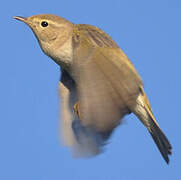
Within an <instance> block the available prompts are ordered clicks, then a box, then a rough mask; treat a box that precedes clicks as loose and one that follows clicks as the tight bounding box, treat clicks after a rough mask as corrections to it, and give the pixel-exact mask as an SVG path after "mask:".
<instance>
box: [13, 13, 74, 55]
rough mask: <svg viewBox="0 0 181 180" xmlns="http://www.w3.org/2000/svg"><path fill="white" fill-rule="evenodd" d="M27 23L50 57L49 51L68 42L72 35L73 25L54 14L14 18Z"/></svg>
mask: <svg viewBox="0 0 181 180" xmlns="http://www.w3.org/2000/svg"><path fill="white" fill-rule="evenodd" d="M14 18H15V19H17V20H20V21H22V22H24V23H26V24H27V25H28V26H29V27H30V28H31V29H32V31H33V32H34V34H35V36H36V38H37V39H38V42H39V44H40V46H41V48H42V50H43V51H44V52H45V53H46V54H48V55H49V53H48V49H51V48H52V47H51V46H52V45H53V48H56V44H57V46H58V45H60V44H63V43H64V42H66V40H67V38H69V37H70V33H72V26H73V24H72V23H71V22H69V21H67V20H66V19H64V18H61V17H59V16H56V15H52V14H42V15H35V16H31V17H21V16H14Z"/></svg>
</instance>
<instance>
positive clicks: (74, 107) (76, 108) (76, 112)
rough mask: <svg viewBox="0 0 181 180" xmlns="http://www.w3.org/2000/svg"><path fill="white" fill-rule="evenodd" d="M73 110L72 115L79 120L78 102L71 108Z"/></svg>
mask: <svg viewBox="0 0 181 180" xmlns="http://www.w3.org/2000/svg"><path fill="white" fill-rule="evenodd" d="M73 109H74V113H75V114H76V115H77V116H78V118H79V119H80V108H79V102H76V103H75V104H74V106H73Z"/></svg>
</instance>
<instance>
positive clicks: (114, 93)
mask: <svg viewBox="0 0 181 180" xmlns="http://www.w3.org/2000/svg"><path fill="white" fill-rule="evenodd" d="M14 18H15V19H17V20H20V21H22V22H24V23H25V24H27V25H28V26H29V27H30V28H31V30H32V31H33V33H34V35H35V36H36V38H37V40H38V43H39V45H40V47H41V49H42V51H43V52H44V53H45V54H46V55H47V56H49V57H50V58H51V59H52V60H53V61H54V62H55V63H56V64H58V66H60V68H61V78H60V81H59V91H60V97H61V109H62V110H61V111H62V113H61V114H62V118H61V127H62V136H63V141H64V144H65V145H67V146H69V147H70V149H71V151H72V152H73V155H74V156H75V157H92V156H96V155H98V154H100V153H102V152H103V151H104V146H105V145H106V144H107V143H108V139H109V138H110V136H111V134H112V133H113V131H114V130H115V128H116V127H117V126H119V125H120V124H121V122H122V119H123V118H124V116H126V115H129V114H130V113H133V114H135V115H136V116H137V118H138V119H139V120H140V121H141V122H142V123H143V125H144V126H145V127H146V129H147V130H148V132H149V133H150V135H151V137H152V138H153V140H154V142H155V144H156V145H157V147H158V149H159V151H160V153H161V155H162V157H163V158H164V160H165V161H166V163H167V164H168V163H169V155H171V154H172V146H171V144H170V142H169V140H168V139H167V137H166V135H165V134H164V133H163V131H162V130H161V128H160V127H159V125H158V123H157V122H156V120H155V117H154V115H153V112H152V109H151V105H150V103H149V100H148V98H147V96H146V94H145V91H144V86H143V82H142V79H141V78H140V76H139V74H138V72H137V71H136V69H135V67H134V65H133V64H132V62H131V61H130V59H129V58H128V57H127V56H126V54H125V53H124V52H123V51H122V49H121V48H120V47H119V46H118V45H117V43H116V42H115V41H114V40H113V39H112V38H111V37H110V36H109V35H108V34H107V33H105V32H104V31H103V30H101V29H99V28H98V27H96V26H93V25H88V24H74V23H72V22H70V21H68V20H66V19H64V18H62V17H60V16H57V15H53V14H40V15H34V16H30V17H21V16H14Z"/></svg>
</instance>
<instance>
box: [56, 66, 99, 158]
mask: <svg viewBox="0 0 181 180" xmlns="http://www.w3.org/2000/svg"><path fill="white" fill-rule="evenodd" d="M59 91H60V95H61V121H60V127H61V139H62V140H63V144H64V145H66V146H68V147H70V148H71V151H72V154H73V156H74V157H87V156H95V155H96V154H98V153H100V152H101V145H100V143H99V142H97V139H98V138H97V137H98V136H99V135H98V134H97V133H95V132H90V131H89V132H87V131H86V129H84V128H83V127H82V126H81V124H80V123H79V120H78V117H77V116H76V115H75V113H74V112H73V106H74V104H75V103H76V102H77V96H76V85H75V82H74V81H73V79H72V78H71V77H70V75H69V74H68V73H67V72H66V71H65V70H63V72H62V75H61V81H60V82H59ZM73 125H74V126H78V130H77V129H76V128H73Z"/></svg>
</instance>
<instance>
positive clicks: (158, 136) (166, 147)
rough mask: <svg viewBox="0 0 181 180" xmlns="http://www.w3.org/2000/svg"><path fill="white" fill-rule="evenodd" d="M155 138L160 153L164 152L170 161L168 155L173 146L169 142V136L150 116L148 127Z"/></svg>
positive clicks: (166, 159)
mask: <svg viewBox="0 0 181 180" xmlns="http://www.w3.org/2000/svg"><path fill="white" fill-rule="evenodd" d="M148 131H149V132H150V134H151V136H152V138H153V140H154V141H155V143H156V145H157V147H158V149H159V151H160V153H161V154H162V156H163V158H164V159H165V161H166V162H167V164H168V163H169V158H168V155H171V154H172V151H171V150H172V147H171V144H170V143H169V141H168V139H167V137H166V136H165V135H164V133H163V132H162V130H161V129H160V128H159V126H158V125H157V124H155V122H154V121H153V120H152V119H151V118H150V128H148Z"/></svg>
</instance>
